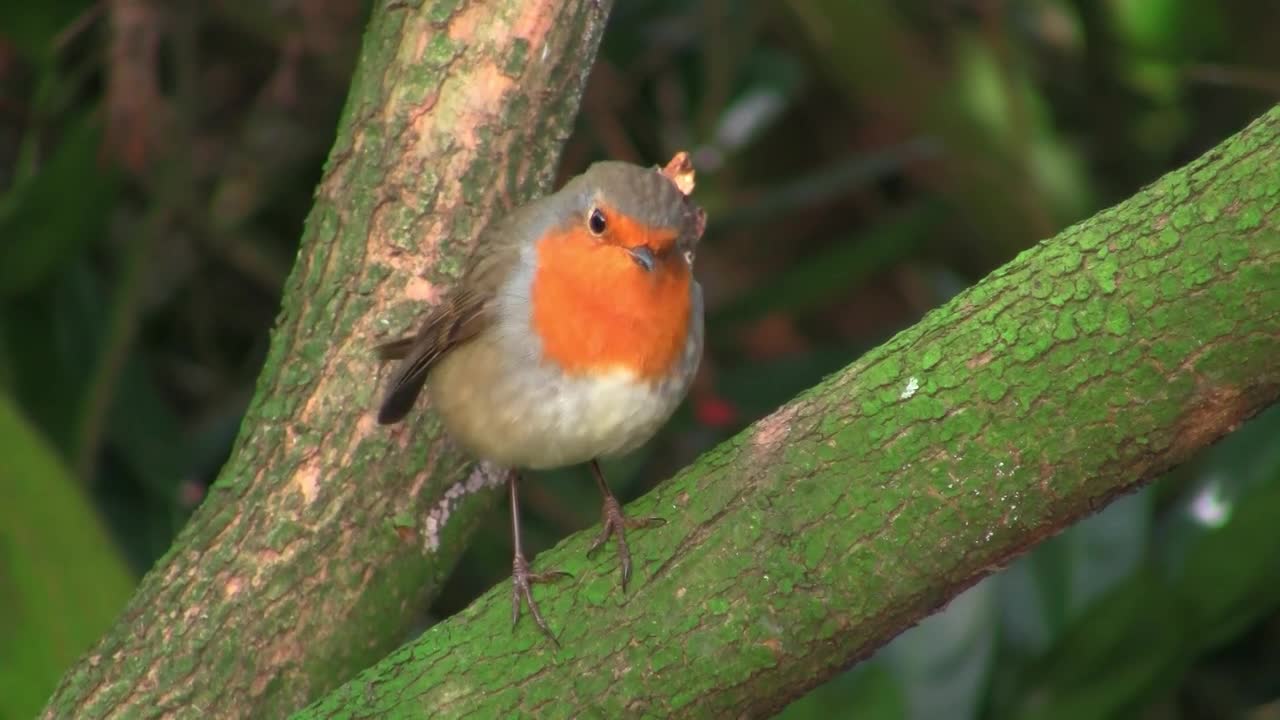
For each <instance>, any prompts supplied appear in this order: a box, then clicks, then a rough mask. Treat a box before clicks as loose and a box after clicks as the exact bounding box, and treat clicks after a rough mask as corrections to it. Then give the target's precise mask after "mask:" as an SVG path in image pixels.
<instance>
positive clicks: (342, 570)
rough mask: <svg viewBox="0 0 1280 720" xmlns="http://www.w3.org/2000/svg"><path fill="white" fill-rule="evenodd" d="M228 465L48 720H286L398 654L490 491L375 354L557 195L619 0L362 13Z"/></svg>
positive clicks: (399, 7)
mask: <svg viewBox="0 0 1280 720" xmlns="http://www.w3.org/2000/svg"><path fill="white" fill-rule="evenodd" d="M374 5H375V9H374V12H373V17H372V20H371V22H370V25H369V27H368V28H367V30H366V35H365V38H364V46H363V53H362V55H361V58H360V62H359V64H358V67H357V69H356V74H355V78H354V80H353V84H352V89H351V93H350V96H349V97H348V99H347V104H346V107H345V109H344V111H343V116H342V122H341V125H340V128H339V132H338V138H337V140H336V144H335V146H334V148H333V150H332V153H331V154H330V157H329V160H328V163H327V165H326V168H325V174H324V178H323V180H322V181H321V183H320V186H319V188H318V191H317V195H316V203H315V207H314V208H313V210H312V212H311V214H310V216H309V217H308V219H307V224H306V230H305V233H304V237H303V240H302V246H301V251H300V253H299V257H298V260H297V264H296V266H295V268H294V270H293V273H292V275H291V277H290V280H289V283H288V286H287V288H286V296H285V300H284V307H283V312H282V313H281V316H280V318H279V321H278V326H277V328H276V330H275V332H274V333H273V336H272V340H271V348H270V352H269V356H268V359H267V362H266V366H265V368H264V369H263V372H262V375H261V377H260V380H259V383H258V388H257V392H256V395H255V398H254V401H253V403H252V406H251V407H250V409H249V413H248V416H247V417H246V419H245V421H244V424H243V426H242V428H241V432H240V436H239V438H238V439H237V442H236V445H235V449H234V451H233V453H232V457H231V459H230V461H229V462H228V463H227V465H226V466H225V467H224V468H223V470H222V473H221V474H220V476H219V478H218V480H217V483H216V484H215V485H214V487H213V489H212V490H211V492H210V495H209V497H208V498H207V499H206V500H205V502H204V503H203V504H202V506H201V507H200V508H199V510H198V511H197V512H196V513H195V515H194V516H193V517H192V519H191V520H190V522H189V523H188V525H187V526H186V527H185V528H184V529H183V531H182V533H181V534H180V535H179V537H178V538H177V540H176V542H175V543H174V546H173V548H172V549H171V550H170V551H169V552H168V553H167V554H166V555H165V556H164V558H162V559H161V560H160V561H159V562H158V564H157V565H156V567H155V568H154V569H152V570H151V572H149V573H148V574H147V576H146V577H145V578H144V579H143V581H142V583H141V586H140V587H139V588H138V590H137V592H136V594H135V595H134V597H133V599H132V601H131V602H130V604H129V605H128V607H127V608H126V610H125V612H124V614H123V616H122V617H120V618H119V620H118V621H117V623H116V624H115V626H114V627H113V628H112V629H111V630H110V631H109V633H108V634H107V635H106V636H105V637H104V638H103V639H102V640H101V641H100V642H99V643H97V645H96V646H95V647H94V648H93V649H92V650H90V651H89V653H87V654H86V655H85V657H84V658H83V659H82V660H81V661H80V662H79V663H78V664H77V665H76V666H75V667H73V668H72V669H71V670H70V671H69V672H68V673H67V674H66V676H65V677H64V678H63V679H62V682H61V684H60V686H59V687H58V689H57V691H56V692H55V694H54V696H53V698H52V699H51V700H50V702H49V704H48V705H47V707H46V708H45V711H44V716H45V717H50V718H52V717H65V718H77V719H82V718H98V717H107V716H115V715H116V714H119V713H124V714H126V715H127V716H129V717H138V718H150V717H193V716H198V717H217V718H236V717H255V718H256V717H279V716H282V715H284V714H286V713H287V712H289V711H291V710H294V709H296V708H298V707H300V706H302V705H304V704H305V703H306V702H308V701H309V700H310V699H312V698H314V697H317V696H318V695H320V694H322V693H324V692H325V691H327V690H329V689H331V688H333V687H335V686H337V685H338V684H339V683H341V682H342V681H344V680H346V679H348V678H350V677H351V676H352V675H353V674H354V673H355V672H356V671H358V670H359V669H361V668H363V667H366V666H367V665H368V664H369V663H371V662H373V661H375V660H376V659H377V658H379V657H381V656H383V655H384V654H385V653H386V652H387V651H389V650H390V649H391V648H393V647H395V646H396V645H397V644H398V643H400V642H402V641H403V640H404V638H405V637H406V636H407V635H408V634H409V633H410V631H411V628H412V624H413V623H414V622H415V619H416V618H417V616H419V615H420V614H421V613H422V612H423V611H424V610H425V608H426V607H427V604H428V602H429V600H430V597H431V595H432V593H434V591H435V590H436V589H437V588H438V587H439V586H440V584H441V582H442V580H443V579H444V578H445V577H446V576H447V575H448V573H449V572H450V570H451V569H452V566H453V564H454V562H455V561H456V559H457V557H458V556H459V554H460V553H461V551H462V549H463V547H464V545H465V543H466V540H467V537H468V535H469V533H470V531H471V529H472V527H473V526H474V524H475V518H476V516H477V514H478V513H479V512H480V511H481V510H483V509H484V508H485V507H486V506H487V505H489V504H490V501H491V500H492V499H493V497H494V494H493V493H489V492H485V490H486V488H487V486H488V485H489V484H490V482H489V480H490V479H489V478H487V477H486V476H485V475H483V474H469V473H470V465H469V464H468V463H466V462H465V461H464V460H463V459H462V458H460V457H458V456H456V455H455V454H454V453H452V452H451V451H449V450H448V446H447V444H446V443H445V442H443V441H442V439H441V434H440V432H439V429H438V427H435V426H430V427H427V426H423V425H421V424H417V425H416V426H415V427H413V428H411V429H409V430H399V431H396V432H388V431H386V429H383V428H378V427H376V425H375V423H374V420H373V416H372V414H371V410H372V408H373V406H374V404H375V403H376V393H377V390H378V382H377V373H376V366H375V364H374V363H375V359H374V355H373V353H372V352H371V351H370V348H371V346H372V345H373V344H375V343H376V342H378V341H379V340H382V339H385V338H386V337H387V336H388V335H389V334H391V333H395V332H400V331H403V330H404V329H406V328H408V327H410V326H412V325H413V324H414V319H413V318H414V316H415V315H416V314H417V313H420V312H421V311H422V310H423V309H424V306H425V305H426V303H428V302H431V301H432V300H434V299H435V298H436V297H438V295H439V294H440V292H441V288H442V286H443V285H447V284H448V283H449V282H450V281H451V279H452V278H453V277H454V276H455V274H456V271H457V268H458V266H459V261H460V260H461V259H462V258H463V257H464V256H465V254H466V253H467V252H468V251H469V250H470V248H471V246H472V243H473V242H474V240H475V237H476V235H477V234H478V232H479V231H480V229H481V228H482V227H483V226H484V224H485V223H486V222H487V221H488V219H489V218H490V217H492V216H493V215H495V214H498V213H502V212H504V211H505V210H506V209H508V208H510V207H511V206H512V205H514V204H518V203H520V202H523V201H524V200H526V199H528V198H529V197H531V196H533V195H535V194H539V193H541V192H544V191H546V190H547V189H548V187H549V184H550V181H551V178H552V174H553V171H554V169H555V166H556V162H557V159H558V155H559V152H560V149H561V146H562V144H563V141H564V138H565V137H566V136H567V135H568V134H569V131H570V128H571V126H572V122H573V118H574V117H575V115H576V110H577V104H578V98H579V96H580V95H581V92H582V89H583V86H584V83H585V79H586V74H587V71H588V69H589V68H590V65H591V60H592V58H594V56H595V53H596V48H597V46H598V43H599V39H600V33H601V30H602V29H603V23H604V19H605V12H607V9H608V6H609V5H610V3H607V2H598V1H597V0H565V1H558V0H495V1H494V2H477V1H474V0H471V1H469V0H460V1H456V2H443V1H442V2H434V3H432V2H428V3H417V4H416V5H417V7H413V6H412V5H413V4H412V3H406V2H393V3H387V2H385V0H380V1H378V2H375V3H374Z"/></svg>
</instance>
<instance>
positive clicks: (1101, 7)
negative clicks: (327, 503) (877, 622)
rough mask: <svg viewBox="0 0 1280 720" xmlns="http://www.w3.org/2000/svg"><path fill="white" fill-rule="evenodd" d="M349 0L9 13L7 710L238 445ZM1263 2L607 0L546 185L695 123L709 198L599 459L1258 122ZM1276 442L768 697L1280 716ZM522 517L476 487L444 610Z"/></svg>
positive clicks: (829, 357)
mask: <svg viewBox="0 0 1280 720" xmlns="http://www.w3.org/2000/svg"><path fill="white" fill-rule="evenodd" d="M369 10H370V7H369V5H368V3H365V2H359V1H357V0H299V2H296V3H292V4H287V5H280V4H263V3H253V2H248V1H247V0H228V1H226V2H220V3H198V2H194V0H182V1H180V2H176V3H150V2H140V3H114V4H103V3H91V2H89V1H88V0H56V1H52V2H46V3H6V4H4V5H3V6H0V521H3V524H2V525H0V611H3V612H0V718H11V717H12V718H17V717H26V716H29V715H30V714H31V713H32V712H34V711H35V709H37V708H38V706H39V705H40V704H41V703H42V701H43V698H44V696H45V695H47V693H48V692H49V691H50V690H51V688H52V685H53V683H54V682H56V679H57V676H58V675H59V673H60V671H61V670H62V669H63V668H64V667H65V666H66V664H67V663H69V662H70V661H71V660H72V659H73V658H74V657H75V656H76V654H77V653H79V652H80V651H81V650H82V649H83V648H84V647H86V646H87V645H88V644H89V643H90V642H91V641H92V640H93V638H95V637H96V636H97V634H98V633H100V632H101V631H102V630H103V629H105V627H106V624H107V623H108V622H109V621H110V619H111V617H112V616H113V614H114V613H115V612H118V610H119V608H120V607H122V605H123V602H124V599H125V596H126V595H127V592H128V588H129V585H130V583H131V582H132V581H134V580H136V578H137V577H138V576H139V575H140V574H141V573H142V572H144V571H145V570H146V568H148V567H150V566H151V564H152V563H154V562H155V560H156V559H157V558H158V557H159V556H160V554H162V553H163V552H164V551H165V550H166V548H167V547H168V546H169V544H170V542H171V541H172V539H173V537H174V535H175V533H176V532H177V530H178V529H179V528H180V527H181V526H182V523H183V522H184V521H185V519H186V517H187V516H188V515H189V513H190V512H191V510H192V509H193V508H194V507H195V506H196V505H198V503H199V501H200V499H201V497H202V495H203V491H204V489H205V487H207V485H208V483H209V482H210V481H211V480H212V478H213V477H214V476H215V474H216V472H217V469H218V468H219V466H220V465H221V463H222V461H223V460H224V459H225V457H226V455H227V452H228V451H229V447H230V443H231V441H232V438H233V437H234V434H235V431H236V428H237V426H238V423H239V420H240V417H241V414H242V413H243V410H244V407H245V405H246V403H247V401H248V398H249V396H250V394H251V393H252V390H253V383H254V379H255V377H256V374H257V370H258V367H259V366H260V364H261V361H262V358H263V354H264V351H265V347H266V340H267V333H268V331H269V328H270V325H271V322H272V320H273V319H274V317H275V314H276V312H277V309H278V305H279V295H280V292H281V287H282V284H283V280H284V277H285V275H286V274H287V272H288V269H289V265H290V263H291V261H292V259H293V257H294V255H295V253H296V249H297V240H298V237H299V236H300V234H301V225H302V220H303V218H304V217H305V214H306V212H307V210H308V209H309V206H310V200H311V193H312V190H313V188H314V186H315V183H316V181H317V180H318V178H319V174H320V167H321V163H322V162H323V160H324V157H325V153H326V152H327V150H328V148H329V146H330V144H331V142H332V138H333V133H334V130H335V126H336V120H337V113H338V110H339V109H340V107H341V103H342V102H343V99H344V97H345V92H346V85H347V82H348V80H349V76H350V72H351V69H352V67H353V64H354V61H355V57H356V53H357V51H358V43H359V39H360V37H359V36H360V30H361V29H362V27H363V24H364V19H365V17H366V16H367V13H368V12H369ZM1276 27H1280V5H1278V4H1276V3H1264V2H1256V3H1242V2H1238V3H1219V2H1213V0H1008V1H1007V2H992V1H990V0H944V1H938V0H901V1H898V2H889V1H888V0H861V1H859V2H848V1H847V0H787V1H786V2H769V1H767V0H699V1H698V2H686V1H685V0H629V1H627V2H619V3H617V7H616V8H615V9H614V12H613V14H612V16H611V19H610V25H609V30H608V32H607V34H606V38H605V42H604V46H603V49H602V53H601V56H600V59H599V62H598V63H597V65H596V67H595V68H594V69H593V72H592V75H591V79H590V82H589V85H588V90H587V92H586V95H585V97H584V98H583V103H582V112H581V115H580V118H579V123H578V128H577V132H576V133H575V134H574V136H573V137H572V138H571V139H570V140H569V142H568V144H567V146H566V148H565V152H564V156H563V160H562V167H561V172H560V176H561V178H562V179H563V178H565V177H568V176H570V175H572V174H575V173H577V172H579V171H580V170H581V169H582V168H583V167H585V165H586V164H587V163H589V162H591V161H592V160H594V159H597V158H600V157H612V158H618V159H626V160H632V161H635V162H641V163H657V162H661V161H664V160H665V159H666V158H668V157H670V155H671V153H672V152H674V151H675V150H678V149H688V150H690V151H692V152H693V153H694V158H695V162H696V164H697V166H698V168H699V176H698V181H699V182H698V197H699V199H700V200H701V202H702V203H703V204H704V205H705V206H706V207H707V209H708V212H709V214H710V218H711V224H710V227H709V229H708V234H707V237H706V240H705V242H704V244H703V247H702V249H701V250H700V253H699V259H698V263H699V275H700V277H701V279H702V282H703V285H704V287H705V289H706V293H707V297H708V323H709V328H708V330H709V334H710V339H711V340H710V344H709V349H708V353H707V358H706V361H705V363H704V367H703V368H702V371H701V373H700V376H699V380H698V382H697V386H696V388H695V390H694V392H693V393H692V396H691V398H690V401H689V403H687V407H686V408H685V409H684V410H682V412H681V414H680V415H679V416H678V417H677V418H676V419H675V420H674V421H673V422H672V423H671V424H670V427H668V428H667V429H666V430H665V431H664V433H663V434H662V435H661V436H660V437H659V438H658V439H656V440H655V441H654V442H652V443H650V445H649V446H648V447H647V448H646V449H644V450H643V451H641V452H638V453H637V454H636V455H635V456H633V457H629V458H626V459H625V460H622V461H619V462H616V463H612V464H610V465H609V466H608V467H606V472H608V473H609V477H610V479H611V482H612V483H613V484H614V485H615V487H616V489H617V490H618V492H619V494H620V495H621V496H623V497H624V499H628V498H631V497H634V496H636V495H638V494H641V493H643V492H644V491H645V490H646V489H647V488H649V487H651V486H652V484H654V483H656V482H658V481H660V480H661V479H662V478H664V477H667V476H668V475H670V474H671V473H672V472H673V471H674V470H675V469H677V468H678V467H680V466H682V465H683V464H685V463H687V462H688V461H689V460H690V459H691V458H692V457H694V456H696V455H697V454H698V453H699V452H701V451H703V450H705V449H706V448H708V447H710V446H711V445H713V444H715V443H716V442H718V441H719V440H721V439H724V438H725V437H727V436H729V435H730V434H732V433H733V432H735V431H736V430H737V429H739V428H741V427H742V426H743V425H744V424H746V423H749V422H750V421H752V420H753V419H755V418H757V417H760V416H761V415H763V414H765V413H767V412H769V411H770V410H772V409H773V408H775V407H777V405H778V404H780V403H782V402H784V401H785V400H787V399H788V398H789V397H790V396H792V395H793V394H795V393H796V392H798V391H800V390H802V389H804V388H806V387H808V386H810V385H812V384H813V383H814V382H816V381H817V380H818V379H819V378H821V377H822V376H823V375H824V374H826V373H829V372H831V371H833V370H835V369H837V368H839V367H841V366H843V365H845V364H847V363H848V362H849V361H851V360H852V359H853V358H855V357H857V355H858V354H859V353H861V352H862V351H864V350H865V349H867V348H869V347H872V346H874V345H875V344H876V343H878V342H880V341H881V340H883V339H885V338H886V337H888V336H889V335H890V334H892V333H893V332H895V331H896V330H898V329H901V328H903V327H905V326H907V325H909V324H910V323H912V322H913V321H914V320H915V319H916V318H918V317H919V316H920V315H921V314H922V313H923V312H925V311H927V310H928V309H929V308H931V307H933V306H935V305H937V304H939V303H940V302H942V301H944V300H945V299H947V298H948V297H950V296H951V295H953V294H954V293H956V292H957V291H959V290H960V289H962V288H964V287H965V286H967V285H968V284H970V283H972V282H974V281H975V280H977V279H978V278H980V277H982V275H983V274H985V273H986V272H988V271H989V270H991V269H992V268H994V267H996V266H997V265H999V264H1000V263H1002V262H1004V261H1005V260H1007V259H1009V258H1010V257H1011V256H1012V255H1013V254H1014V253H1016V252H1017V251H1018V250H1020V249H1022V248H1025V247H1027V246H1028V245H1030V244H1031V243H1034V242H1035V241H1037V240H1040V239H1042V238H1045V237H1048V236H1049V235H1051V234H1053V233H1054V232H1055V231H1056V230H1058V229H1060V228H1062V227H1063V226H1065V225H1066V224H1068V223H1070V222H1072V221H1074V220H1077V219H1080V218H1082V217H1085V216H1087V215H1089V214H1091V213H1093V212H1095V211H1097V210H1098V209H1101V208H1102V207H1105V206H1107V205H1109V204H1111V203H1113V202H1115V201H1117V200H1119V199H1121V198H1123V197H1125V196H1127V195H1129V194H1131V193H1132V192H1133V191H1135V190H1136V189H1138V188H1139V187H1140V186H1141V185H1142V184H1144V183H1146V182H1149V181H1151V180H1153V179H1154V178H1156V177H1158V176H1159V175H1160V174H1161V173H1163V172H1165V171H1167V170H1170V169H1172V168H1174V167H1177V166H1178V165H1180V164H1182V163H1184V162H1186V161H1188V160H1190V159H1191V158H1193V157H1195V156H1196V155H1197V154H1199V153H1200V152H1202V151H1204V150H1205V149H1207V148H1208V147H1211V146H1212V145H1213V144H1214V143H1216V142H1217V141H1219V140H1221V139H1222V138H1223V137H1224V136H1226V135H1227V134H1229V133H1230V132H1233V131H1235V130H1237V129H1239V128H1240V127H1242V126H1243V125H1244V124H1246V123H1247V122H1248V121H1249V120H1251V119H1252V118H1253V117H1255V116H1256V115H1258V114H1260V113H1261V112H1262V111H1263V110H1265V109H1266V108H1268V107H1270V106H1271V105H1272V104H1273V103H1274V102H1275V101H1276V100H1277V99H1278V98H1280V43H1276V42H1274V40H1273V37H1274V34H1275V28H1276ZM1278 434H1280V412H1276V411H1273V412H1270V413H1268V414H1266V415H1265V416H1263V417H1261V418H1259V419H1257V420H1255V421H1253V422H1251V423H1249V424H1248V425H1247V426H1245V427H1244V428H1243V429H1242V430H1241V431H1240V432H1238V433H1236V434H1234V435H1232V436H1231V437H1230V438H1228V439H1227V440H1225V441H1224V442H1223V443H1221V444H1220V445H1218V446H1217V447H1215V448H1213V449H1212V450H1211V451H1209V452H1206V453H1204V454H1203V455H1202V456H1201V457H1199V458H1198V459H1197V460H1196V461H1195V462H1194V463H1192V464H1190V465H1189V466H1187V467H1184V468H1182V469H1179V470H1178V471H1176V472H1175V473H1172V474H1171V476H1170V477H1168V478H1166V479H1164V480H1162V481H1161V482H1160V483H1158V484H1157V485H1155V486H1153V487H1152V488H1150V489H1148V490H1146V491H1143V492H1141V493H1139V494H1136V495H1133V496H1130V497H1127V498H1124V499H1122V500H1121V501H1119V502H1117V503H1115V504H1113V505H1111V506H1110V507H1108V508H1107V509H1106V510H1105V511H1104V512H1102V513H1100V514H1098V515H1096V516H1094V517H1092V518H1090V519H1088V520H1087V521H1085V522H1083V523H1081V524H1080V525H1078V526H1077V527H1075V528H1072V529H1071V530H1069V531H1068V532H1066V533H1064V534H1062V535H1061V536H1058V537H1056V538H1053V539H1051V540H1049V541H1048V542H1045V543H1043V544H1042V545H1041V546H1040V547H1038V548H1037V549H1036V550H1035V551H1034V552H1032V553H1031V554H1030V555H1028V556H1026V557H1024V558H1021V559H1019V560H1018V561H1017V562H1015V563H1013V564H1012V565H1011V566H1010V567H1009V568H1007V569H1004V570H1003V571H1001V572H1000V573H998V574H996V575H994V576H993V577H991V578H990V579H988V580H986V581H984V582H982V583H980V584H978V585H977V586H975V587H973V588H972V589H970V590H969V591H967V592H966V593H965V594H964V595H962V596H961V597H960V598H957V599H956V600H955V601H953V602H952V603H951V604H950V605H949V606H948V607H947V608H946V609H945V610H944V611H942V612H941V613H939V614H937V615H935V616H933V617H931V618H929V619H927V620H926V621H925V622H923V623H921V624H920V625H919V626H918V627H916V628H913V629H912V630H910V631H908V632H907V633H905V634H904V635H902V636H901V637H899V638H898V639H897V640H895V641H894V642H893V643H891V644H890V645H889V646H887V647H886V648H884V649H882V650H881V651H879V652H878V653H876V654H875V656H874V657H873V658H872V659H871V660H869V661H868V662H864V663H861V664H859V665H858V666H856V667H855V668H853V669H852V670H851V671H850V672H848V673H845V674H844V675H841V676H839V677H837V678H835V679H833V680H831V681H830V682H828V683H826V684H824V685H822V686H821V687H819V688H817V689H816V690H815V691H814V692H812V693H811V694H809V695H808V696H806V697H804V698H802V699H800V700H799V701H797V702H795V703H793V704H792V705H791V706H789V707H788V708H787V710H786V711H785V712H784V713H783V716H784V717H788V718H793V719H796V720H798V719H802V718H806V717H826V716H833V715H834V716H840V717H852V716H856V717H867V718H931V717H946V718H966V717H968V718H1033V717H1034V718H1042V717H1047V718H1051V717H1064V718H1065V717H1091V718H1092V717H1098V718H1101V717H1125V718H1128V717H1144V718H1222V717H1253V718H1259V719H1260V718H1264V717H1280V704H1278V703H1277V699H1278V698H1280V680H1277V678H1280V614H1278V613H1277V610H1278V609H1280V565H1277V563H1276V562H1275V558H1276V557H1280V529H1277V527H1276V526H1275V523H1274V522H1271V518H1273V517H1275V516H1277V513H1280V443H1278V442H1276V437H1277V435H1278ZM1046 441H1048V442H1051V439H1046ZM540 480H541V481H539V482H527V483H525V485H524V493H525V502H526V503H527V504H528V507H527V508H526V509H525V516H526V524H527V528H526V533H527V539H528V543H529V544H530V545H532V546H533V547H534V548H535V549H537V548H540V547H547V546H549V545H550V544H552V543H554V542H555V540H556V539H557V538H559V537H561V536H563V535H564V534H566V533H567V532H569V531H572V530H575V529H578V528H581V527H584V526H586V525H588V524H589V523H592V522H595V521H596V520H597V513H598V498H597V496H596V494H595V490H594V488H593V487H592V484H591V483H590V481H589V479H588V476H587V475H586V471H585V470H583V469H574V470H566V471H562V472H555V473H545V474H544V476H543V477H542V478H540ZM103 528H105V529H103ZM638 541H639V542H643V540H638ZM508 543H509V535H508V530H507V519H506V515H505V512H502V513H495V515H494V516H493V517H491V518H489V519H488V521H487V527H486V528H485V531H484V532H482V533H480V536H479V540H478V541H477V542H476V544H475V545H474V547H472V548H471V549H470V550H469V551H468V557H467V558H465V559H464V560H463V562H461V563H460V564H459V570H458V571H457V573H456V574H455V576H454V577H453V578H452V579H451V581H450V583H449V585H448V586H447V587H446V588H445V591H444V592H443V594H442V595H441V597H440V598H439V599H438V600H437V602H436V604H435V606H434V608H432V615H433V617H435V618H438V617H442V616H444V615H447V614H448V613H451V612H453V611H455V610H457V609H458V608H460V607H462V606H464V605H465V604H467V603H468V602H469V601H470V600H471V599H472V598H474V597H475V596H476V595H477V594H478V593H479V592H481V591H482V590H484V589H486V588H487V587H489V586H490V585H492V584H494V583H496V582H499V581H501V580H502V579H503V578H504V577H505V576H506V575H507V573H508V572H509V569H510V564H509V563H510V554H509V553H510V550H509V544H508Z"/></svg>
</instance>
